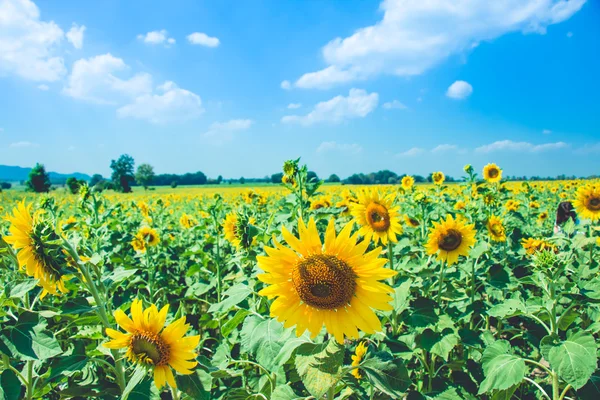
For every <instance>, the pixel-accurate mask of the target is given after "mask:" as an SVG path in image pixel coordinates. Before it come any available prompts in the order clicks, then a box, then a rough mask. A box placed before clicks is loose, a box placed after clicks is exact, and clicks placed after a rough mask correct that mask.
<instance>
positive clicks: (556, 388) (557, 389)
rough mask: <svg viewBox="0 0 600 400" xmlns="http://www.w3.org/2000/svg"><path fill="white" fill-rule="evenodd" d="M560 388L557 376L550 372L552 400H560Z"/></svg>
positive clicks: (554, 372)
mask: <svg viewBox="0 0 600 400" xmlns="http://www.w3.org/2000/svg"><path fill="white" fill-rule="evenodd" d="M559 392H560V386H559V382H558V374H557V373H556V371H554V370H552V400H559V399H560V394H559Z"/></svg>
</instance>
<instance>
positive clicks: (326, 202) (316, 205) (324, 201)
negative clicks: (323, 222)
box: [310, 196, 331, 210]
mask: <svg viewBox="0 0 600 400" xmlns="http://www.w3.org/2000/svg"><path fill="white" fill-rule="evenodd" d="M329 207H331V200H330V198H329V196H323V197H319V198H318V199H315V200H312V201H311V202H310V209H311V210H318V209H320V208H329Z"/></svg>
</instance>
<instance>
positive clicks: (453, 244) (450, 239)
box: [438, 229, 462, 251]
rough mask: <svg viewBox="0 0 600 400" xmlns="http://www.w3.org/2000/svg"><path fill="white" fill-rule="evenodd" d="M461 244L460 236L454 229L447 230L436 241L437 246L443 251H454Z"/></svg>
mask: <svg viewBox="0 0 600 400" xmlns="http://www.w3.org/2000/svg"><path fill="white" fill-rule="evenodd" d="M461 243H462V234H461V233H460V232H459V231H457V230H456V229H448V231H447V232H446V233H445V234H443V235H442V236H441V237H440V238H439V240H438V246H439V248H440V249H442V250H445V251H452V250H456V249H457V248H458V247H459V246H460V244H461Z"/></svg>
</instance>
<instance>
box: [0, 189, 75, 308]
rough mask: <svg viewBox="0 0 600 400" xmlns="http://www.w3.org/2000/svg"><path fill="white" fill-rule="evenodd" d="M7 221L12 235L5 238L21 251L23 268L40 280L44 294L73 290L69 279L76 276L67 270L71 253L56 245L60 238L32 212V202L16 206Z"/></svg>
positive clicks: (18, 255) (21, 267) (19, 256)
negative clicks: (68, 283) (68, 285)
mask: <svg viewBox="0 0 600 400" xmlns="http://www.w3.org/2000/svg"><path fill="white" fill-rule="evenodd" d="M6 220H7V221H8V222H10V224H11V225H10V227H9V228H8V230H9V232H10V235H9V236H4V237H3V239H4V241H5V242H6V243H8V244H10V245H12V246H13V248H14V249H15V251H16V252H17V260H18V262H19V268H20V269H22V270H24V271H25V273H26V274H27V275H29V276H31V277H33V278H35V279H38V281H39V282H38V285H39V286H41V287H42V288H43V291H42V294H41V297H44V296H46V295H47V294H48V293H50V294H53V295H60V294H61V293H67V292H68V291H69V290H68V289H67V288H66V287H65V282H66V281H68V280H69V279H71V277H72V276H71V275H70V274H69V273H68V271H67V270H66V268H67V266H68V260H67V255H66V252H65V250H64V249H63V248H61V247H60V246H59V245H56V244H55V243H57V242H59V241H60V237H59V236H58V235H57V234H56V232H55V231H54V230H53V229H52V227H51V226H50V224H47V223H46V222H44V221H42V220H41V218H38V215H32V213H31V204H30V205H27V206H26V205H25V201H24V200H23V201H22V202H21V203H19V204H18V205H17V206H16V207H14V208H13V214H12V216H10V215H9V216H7V217H6Z"/></svg>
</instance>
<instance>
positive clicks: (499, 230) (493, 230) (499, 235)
mask: <svg viewBox="0 0 600 400" xmlns="http://www.w3.org/2000/svg"><path fill="white" fill-rule="evenodd" d="M487 229H488V232H489V234H490V237H491V238H492V240H493V241H494V242H505V241H506V231H505V229H504V224H503V223H502V219H500V218H499V217H497V216H495V215H492V216H491V217H490V219H488V221H487Z"/></svg>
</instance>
